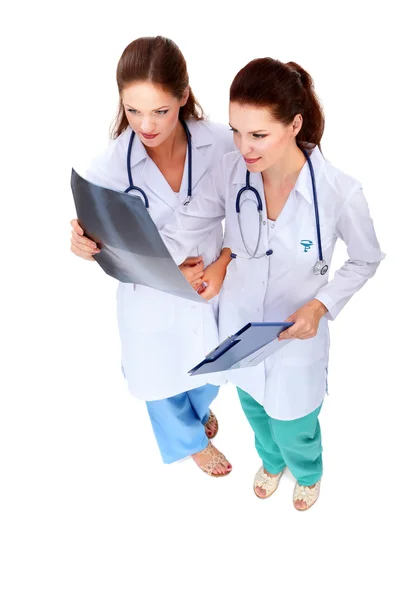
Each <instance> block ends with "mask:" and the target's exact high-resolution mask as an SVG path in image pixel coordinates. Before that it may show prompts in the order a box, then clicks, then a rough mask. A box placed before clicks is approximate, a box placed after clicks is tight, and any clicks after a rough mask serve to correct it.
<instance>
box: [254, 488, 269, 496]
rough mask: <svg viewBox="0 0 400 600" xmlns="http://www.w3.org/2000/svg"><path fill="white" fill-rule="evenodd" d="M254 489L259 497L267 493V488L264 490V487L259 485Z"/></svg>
mask: <svg viewBox="0 0 400 600" xmlns="http://www.w3.org/2000/svg"><path fill="white" fill-rule="evenodd" d="M254 491H255V493H256V494H257V496H258V497H259V498H265V496H266V495H267V492H266V490H263V488H260V487H258V486H257V487H256V488H254Z"/></svg>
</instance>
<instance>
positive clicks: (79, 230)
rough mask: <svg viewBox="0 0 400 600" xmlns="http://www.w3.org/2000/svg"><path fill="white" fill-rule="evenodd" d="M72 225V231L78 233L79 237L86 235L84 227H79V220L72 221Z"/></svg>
mask: <svg viewBox="0 0 400 600" xmlns="http://www.w3.org/2000/svg"><path fill="white" fill-rule="evenodd" d="M71 225H72V229H73V230H74V231H76V233H78V234H79V235H83V234H84V231H83V229H82V227H81V226H80V225H79V221H78V219H72V221H71Z"/></svg>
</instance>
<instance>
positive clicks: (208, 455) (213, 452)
mask: <svg viewBox="0 0 400 600" xmlns="http://www.w3.org/2000/svg"><path fill="white" fill-rule="evenodd" d="M206 450H207V451H206V452H204V450H203V451H201V452H196V454H192V458H193V460H194V462H195V463H196V465H197V466H198V467H204V466H205V465H206V464H207V463H208V462H210V461H211V460H212V459H213V458H214V457H215V456H217V455H218V454H219V450H217V448H216V447H215V446H214V445H213V444H211V443H209V445H208V447H207V448H206ZM231 471H232V465H231V464H230V462H229V461H227V460H226V459H225V460H223V459H221V462H219V463H218V464H217V465H216V466H215V468H214V469H213V470H212V473H213V475H227V474H228V473H230V472H231Z"/></svg>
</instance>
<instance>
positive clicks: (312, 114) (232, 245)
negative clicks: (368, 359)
mask: <svg viewBox="0 0 400 600" xmlns="http://www.w3.org/2000/svg"><path fill="white" fill-rule="evenodd" d="M229 120H230V125H231V127H232V130H233V133H234V141H235V143H236V146H237V148H238V151H237V152H233V153H230V154H228V155H226V156H224V157H223V159H222V166H218V168H217V169H216V170H215V172H214V184H215V195H218V197H219V202H218V203H216V202H215V196H214V198H213V197H212V195H210V198H209V200H207V198H206V199H202V201H201V202H200V201H199V202H198V203H197V205H195V204H194V205H192V206H190V207H188V209H187V212H186V214H185V216H181V217H180V218H179V219H178V222H175V223H174V222H171V224H170V228H169V229H168V231H164V232H163V233H164V236H165V240H166V242H167V244H168V246H169V247H170V250H171V252H173V253H174V255H175V258H177V259H178V262H179V256H180V254H181V253H182V251H183V252H184V248H185V245H184V239H183V238H181V239H179V240H177V239H175V240H174V239H172V237H171V234H172V233H173V232H174V231H177V230H183V229H184V230H185V231H186V232H187V236H188V237H190V240H191V243H193V240H196V241H199V240H200V239H201V238H202V236H204V235H205V233H206V232H207V231H208V228H212V227H214V226H215V223H216V222H218V220H219V219H220V218H221V215H222V214H225V215H226V223H225V239H224V249H223V251H222V253H221V257H220V258H219V259H218V260H217V261H216V262H215V263H214V264H213V265H211V266H210V267H208V269H206V270H205V273H204V276H203V278H202V281H205V282H206V283H207V286H208V287H207V288H206V291H205V292H204V297H206V298H211V297H212V296H214V295H215V294H217V293H218V292H219V290H220V288H221V284H222V282H223V285H222V289H221V293H220V295H219V330H220V339H221V340H223V339H225V338H226V337H227V336H229V335H231V334H233V333H234V332H235V331H237V330H239V329H240V328H241V327H243V326H244V325H246V324H247V323H249V322H257V321H263V322H282V321H286V322H293V323H294V324H293V325H292V326H290V327H288V328H287V329H286V330H285V331H284V332H283V333H281V335H280V340H285V341H284V342H283V341H282V345H281V347H280V348H279V349H278V351H276V352H275V353H274V354H272V355H271V356H269V357H268V358H267V359H266V360H265V361H263V362H262V363H260V364H259V365H257V366H254V367H251V368H245V369H235V370H232V371H229V372H228V378H229V379H230V381H231V382H233V383H234V384H235V385H236V386H237V388H238V394H239V398H240V401H241V404H242V407H243V410H244V413H245V415H246V417H247V419H248V421H249V423H250V425H251V427H252V429H253V431H254V435H255V445H256V449H257V452H258V454H259V456H260V459H261V461H262V466H261V468H260V469H259V470H258V472H257V473H256V476H255V479H254V486H253V488H254V491H255V493H256V495H257V496H258V497H260V498H267V497H269V496H271V494H273V493H274V492H275V490H276V489H277V487H278V484H279V481H280V478H281V475H282V472H283V471H284V469H285V468H286V467H287V468H288V469H289V470H290V471H291V472H292V474H293V476H294V477H295V479H296V486H295V489H294V496H293V501H294V506H295V508H296V509H298V510H306V509H308V508H310V507H311V506H312V505H313V504H314V503H315V502H316V500H317V499H318V496H319V491H320V482H321V477H322V445H321V432H320V426H319V422H318V414H319V412H320V410H321V405H322V402H323V399H324V396H325V391H326V377H327V369H328V351H329V331H328V320H333V319H335V318H336V317H337V315H338V314H339V312H340V311H341V310H342V308H343V307H344V306H345V305H346V303H347V302H348V301H349V300H350V298H351V297H352V296H353V294H354V293H355V292H357V291H358V290H359V289H360V288H361V287H362V286H363V285H364V284H365V283H366V281H367V280H368V279H369V278H370V277H372V276H373V275H374V273H375V271H376V269H377V267H378V265H379V262H380V261H381V260H382V258H383V254H382V253H381V251H380V248H379V244H378V241H377V238H376V235H375V231H374V227H373V223H372V220H371V218H370V215H369V211H368V206H367V202H366V199H365V197H364V194H363V191H362V187H361V184H360V183H359V182H358V181H356V180H355V179H354V178H353V177H351V176H349V175H347V174H345V173H343V172H342V171H340V170H339V169H337V168H336V167H334V166H333V165H331V164H330V163H329V162H327V161H326V160H325V158H324V157H323V155H322V153H321V149H320V148H321V138H322V134H323V131H324V114H323V111H322V108H321V105H320V103H319V100H318V98H317V96H316V94H315V90H314V86H313V81H312V79H311V77H310V75H309V74H308V73H307V72H306V71H305V70H304V69H303V68H302V67H300V66H299V65H298V64H296V63H293V62H289V63H286V64H284V63H282V62H280V61H278V60H274V59H272V58H262V59H257V60H253V61H252V62H250V63H249V64H248V65H246V66H245V67H244V68H243V69H242V70H241V71H239V73H238V74H237V75H236V77H235V79H234V80H233V83H232V85H231V88H230V107H229ZM309 161H310V162H309ZM246 172H247V174H248V178H249V182H250V185H251V186H253V188H255V189H256V191H257V192H258V194H259V198H260V200H261V205H262V206H261V210H260V214H258V213H257V200H256V194H254V192H251V191H249V190H248V189H247V190H246V191H244V192H243V193H242V196H241V199H240V215H238V213H237V205H236V199H237V197H238V194H239V192H240V190H243V188H244V187H245V186H246ZM311 173H313V175H314V177H315V191H316V194H317V204H318V212H319V215H318V217H319V227H318V226H317V223H318V219H317V214H316V206H315V194H314V192H313V179H312V176H311ZM318 230H319V231H320V234H321V245H322V255H323V261H324V262H323V261H321V260H320V259H321V257H320V253H319V243H318ZM338 238H339V239H342V240H343V241H344V242H345V243H346V245H347V250H348V254H349V260H347V261H346V263H345V264H344V265H343V266H342V268H341V269H339V270H338V271H337V272H336V273H335V274H334V276H333V277H332V278H331V280H329V265H330V264H331V261H332V254H333V251H334V247H335V244H336V241H337V239H338ZM186 243H187V240H186ZM325 261H326V264H325ZM228 265H229V266H228ZM317 265H319V266H318V269H317Z"/></svg>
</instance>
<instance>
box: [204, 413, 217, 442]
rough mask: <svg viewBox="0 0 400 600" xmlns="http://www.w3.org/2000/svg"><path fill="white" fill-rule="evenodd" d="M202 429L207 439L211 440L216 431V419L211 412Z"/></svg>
mask: <svg viewBox="0 0 400 600" xmlns="http://www.w3.org/2000/svg"><path fill="white" fill-rule="evenodd" d="M204 429H205V432H206V436H207V437H208V439H210V438H213V437H214V436H215V435H216V433H217V431H218V421H217V417H216V416H215V415H214V413H213V412H212V411H210V418H209V419H208V421H207V423H205V425H204Z"/></svg>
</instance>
